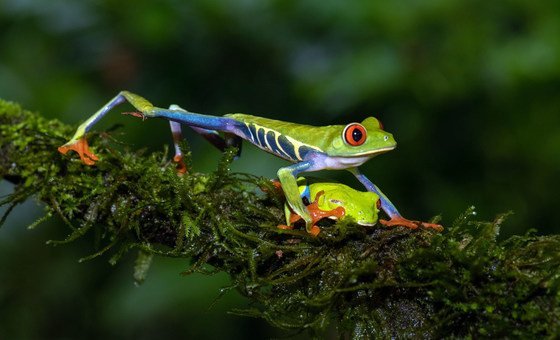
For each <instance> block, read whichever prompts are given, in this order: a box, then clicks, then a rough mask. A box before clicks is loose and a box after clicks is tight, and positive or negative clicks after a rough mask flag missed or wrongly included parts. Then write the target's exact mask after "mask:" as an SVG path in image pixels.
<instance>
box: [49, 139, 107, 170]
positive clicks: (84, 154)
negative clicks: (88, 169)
mask: <svg viewBox="0 0 560 340" xmlns="http://www.w3.org/2000/svg"><path fill="white" fill-rule="evenodd" d="M70 150H73V151H76V152H77V153H78V155H79V156H80V159H81V160H82V162H83V163H84V164H86V165H94V164H95V162H96V161H98V160H99V157H97V156H96V155H95V154H94V153H93V152H91V150H90V149H89V145H88V142H87V140H86V138H85V137H82V138H80V139H78V140H77V141H75V142H70V143H66V144H64V145H62V146H60V147H58V152H60V153H61V154H63V155H66V154H67V153H68V151H70Z"/></svg>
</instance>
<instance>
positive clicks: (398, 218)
mask: <svg viewBox="0 0 560 340" xmlns="http://www.w3.org/2000/svg"><path fill="white" fill-rule="evenodd" d="M348 170H349V171H350V172H351V173H352V174H354V176H356V178H357V179H358V180H359V181H360V182H361V183H362V184H363V185H364V186H365V187H366V189H367V190H368V191H372V192H375V193H376V194H377V195H378V196H379V199H380V200H381V209H383V211H384V212H385V213H386V214H387V215H388V216H389V218H390V220H389V221H387V220H381V219H380V220H379V223H381V224H383V225H385V226H388V227H392V226H403V227H407V228H410V229H416V228H418V226H422V227H425V228H431V229H435V230H437V231H442V230H443V227H442V226H441V225H439V224H435V223H427V222H420V221H411V220H409V219H406V218H404V217H402V215H401V214H400V213H399V211H398V210H397V208H396V207H395V205H394V204H393V203H391V201H390V200H389V198H387V196H385V194H384V193H383V192H381V190H379V188H378V187H377V186H376V185H375V184H373V183H372V182H371V181H370V180H369V179H368V178H367V177H366V176H365V175H364V174H362V173H361V172H360V170H358V168H357V167H356V168H350V169H348Z"/></svg>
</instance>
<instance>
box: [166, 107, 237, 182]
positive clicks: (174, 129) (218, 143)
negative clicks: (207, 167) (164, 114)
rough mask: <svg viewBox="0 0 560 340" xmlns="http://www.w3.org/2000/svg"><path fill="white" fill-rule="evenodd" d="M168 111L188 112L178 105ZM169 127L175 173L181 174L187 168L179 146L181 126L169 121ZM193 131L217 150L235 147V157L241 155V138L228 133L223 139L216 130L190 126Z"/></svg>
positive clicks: (181, 135) (181, 137) (181, 138)
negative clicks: (173, 151) (173, 150)
mask: <svg viewBox="0 0 560 340" xmlns="http://www.w3.org/2000/svg"><path fill="white" fill-rule="evenodd" d="M169 109H170V110H181V111H184V112H185V113H189V112H188V111H186V110H185V109H183V108H181V107H180V106H178V105H171V106H170V107H169ZM169 126H170V127H171V134H172V135H173V145H174V148H175V156H174V157H173V161H174V162H175V163H177V171H178V172H179V173H181V174H183V173H185V172H187V167H186V165H185V163H184V161H183V152H182V150H181V146H180V143H181V141H182V140H183V133H182V128H181V124H180V123H178V122H176V121H173V120H170V121H169ZM190 127H191V128H192V129H193V130H194V131H196V132H197V133H199V134H200V135H202V137H204V138H205V139H206V140H207V141H209V142H210V143H211V144H212V145H214V146H215V147H216V148H218V149H219V150H220V151H224V150H225V149H226V148H227V147H229V146H235V147H237V150H238V152H237V156H239V155H240V153H241V138H240V137H238V136H236V135H233V134H230V133H226V134H225V136H224V137H222V136H220V134H219V133H218V131H216V130H209V129H204V128H201V127H196V126H190Z"/></svg>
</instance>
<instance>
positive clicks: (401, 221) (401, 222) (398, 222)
mask: <svg viewBox="0 0 560 340" xmlns="http://www.w3.org/2000/svg"><path fill="white" fill-rule="evenodd" d="M379 223H381V224H383V225H384V226H386V227H394V226H402V227H406V228H409V229H417V228H418V227H424V228H430V229H434V230H436V231H443V227H442V226H441V225H439V224H435V223H427V222H420V221H411V220H408V219H406V218H404V217H393V218H392V219H390V220H389V221H387V220H379Z"/></svg>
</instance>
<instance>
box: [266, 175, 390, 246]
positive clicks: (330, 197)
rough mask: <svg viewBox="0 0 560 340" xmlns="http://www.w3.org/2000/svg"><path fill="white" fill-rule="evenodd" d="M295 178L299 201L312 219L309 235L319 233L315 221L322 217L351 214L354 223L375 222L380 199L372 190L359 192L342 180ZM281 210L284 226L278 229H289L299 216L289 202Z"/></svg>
mask: <svg viewBox="0 0 560 340" xmlns="http://www.w3.org/2000/svg"><path fill="white" fill-rule="evenodd" d="M297 181H298V188H299V192H300V196H301V198H302V201H303V203H304V204H305V205H306V206H307V210H308V211H309V212H310V214H311V217H312V220H313V226H314V227H312V229H311V231H310V233H311V234H313V235H317V234H319V232H320V230H319V228H318V227H316V226H315V224H316V223H317V221H319V220H321V219H323V218H331V219H344V218H347V217H352V218H353V219H354V220H356V223H358V224H359V225H363V226H373V225H375V224H376V223H377V219H378V213H379V209H380V207H381V200H380V198H379V196H378V195H377V194H375V193H374V192H371V191H365V192H364V191H358V190H355V189H353V188H351V187H349V186H347V185H344V184H341V183H326V182H317V183H311V184H310V183H309V182H308V181H307V180H306V179H305V178H304V177H299V178H298V180H297ZM277 186H279V184H277ZM312 198H313V201H311V199H312ZM284 212H285V215H286V225H281V226H280V228H282V229H292V228H293V224H294V223H295V222H297V221H298V220H300V219H301V216H299V215H298V214H296V213H295V212H294V211H293V210H292V209H291V208H290V205H289V204H288V203H286V204H285V205H284Z"/></svg>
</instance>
